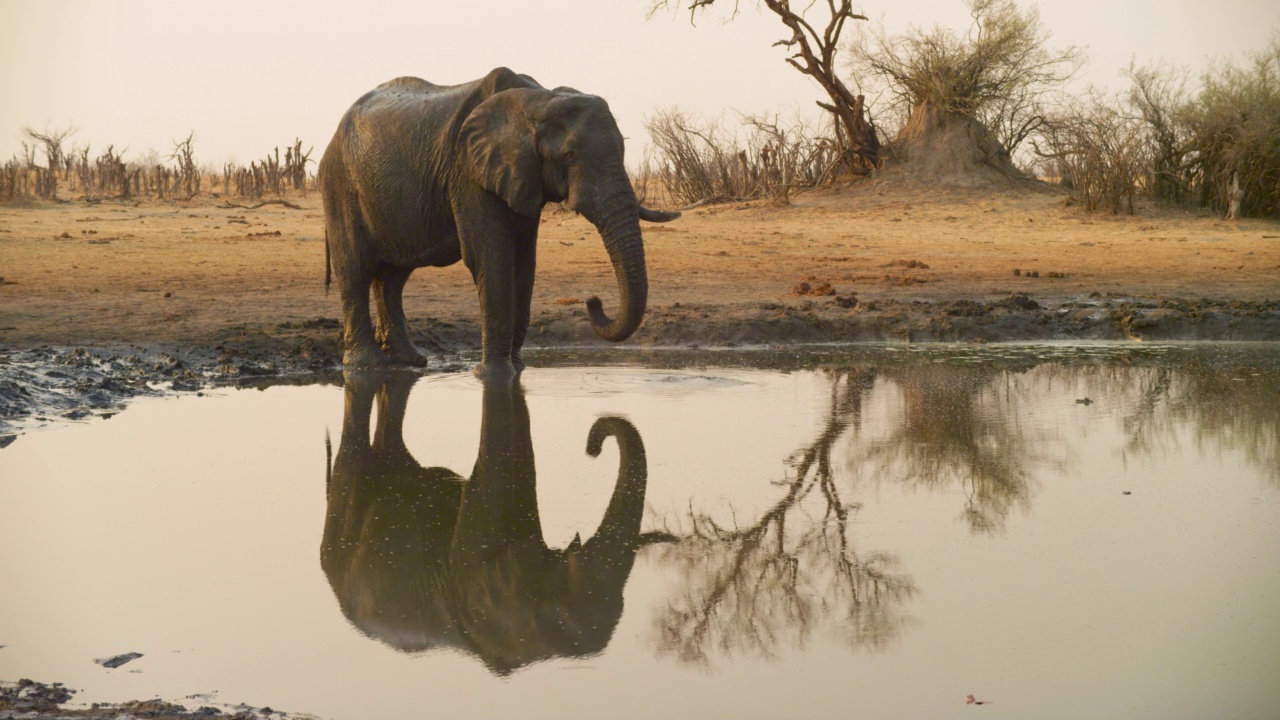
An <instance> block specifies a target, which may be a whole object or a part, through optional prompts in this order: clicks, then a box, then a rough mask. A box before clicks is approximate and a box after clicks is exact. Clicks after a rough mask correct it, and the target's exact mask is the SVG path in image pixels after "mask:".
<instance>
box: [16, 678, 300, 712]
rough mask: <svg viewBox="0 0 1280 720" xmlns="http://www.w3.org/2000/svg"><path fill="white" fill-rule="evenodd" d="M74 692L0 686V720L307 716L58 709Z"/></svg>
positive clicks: (159, 706)
mask: <svg viewBox="0 0 1280 720" xmlns="http://www.w3.org/2000/svg"><path fill="white" fill-rule="evenodd" d="M75 693H76V691H75V690H72V689H70V688H67V687H64V686H63V685H62V683H52V684H45V683H42V682H35V681H33V680H26V679H23V680H19V681H18V682H16V683H7V682H0V720H17V719H18V718H39V719H40V720H71V719H72V718H77V719H78V718H111V719H112V720H118V719H120V718H154V719H155V720H191V719H194V718H227V719H228V720H263V719H264V718H275V719H282V720H304V719H305V718H309V717H311V716H308V715H294V714H289V713H282V712H279V711H277V710H273V709H272V708H269V707H268V708H254V707H249V706H245V705H241V706H235V707H222V708H219V707H213V706H210V705H201V706H199V707H197V708H195V709H188V708H187V707H185V706H183V705H179V704H177V703H170V702H165V701H163V700H134V701H131V702H126V703H120V704H115V703H104V704H99V703H94V704H93V705H92V706H90V707H81V708H77V707H70V708H64V707H62V706H63V705H65V704H66V703H68V702H70V701H71V700H72V698H73V697H74V695H75Z"/></svg>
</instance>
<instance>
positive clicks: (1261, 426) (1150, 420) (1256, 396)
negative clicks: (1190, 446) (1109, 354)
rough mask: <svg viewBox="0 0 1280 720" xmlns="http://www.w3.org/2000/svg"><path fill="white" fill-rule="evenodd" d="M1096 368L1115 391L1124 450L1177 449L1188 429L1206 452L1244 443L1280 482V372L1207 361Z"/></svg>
mask: <svg viewBox="0 0 1280 720" xmlns="http://www.w3.org/2000/svg"><path fill="white" fill-rule="evenodd" d="M1097 372H1098V373H1099V374H1100V375H1102V377H1099V378H1097V379H1095V380H1094V382H1096V383H1099V384H1102V385H1104V386H1106V387H1109V388H1111V389H1112V391H1113V392H1115V393H1116V394H1117V396H1118V397H1117V401H1118V403H1117V404H1118V406H1119V407H1120V408H1122V410H1121V417H1122V418H1123V428H1124V433H1125V444H1124V450H1125V452H1126V453H1136V454H1143V455H1156V454H1163V453H1167V452H1173V451H1175V450H1177V448H1178V446H1179V444H1180V443H1181V441H1182V439H1183V438H1184V437H1186V436H1187V434H1189V436H1190V437H1191V438H1193V439H1194V441H1195V443H1196V447H1197V449H1198V450H1199V451H1200V452H1202V453H1220V452H1222V451H1223V450H1229V449H1232V448H1239V449H1240V450H1241V451H1243V453H1244V456H1245V460H1246V461H1247V462H1248V463H1250V464H1251V465H1254V466H1255V467H1257V468H1258V469H1259V470H1260V471H1261V472H1262V473H1263V474H1264V475H1266V476H1267V478H1268V479H1269V480H1270V481H1271V482H1272V483H1274V484H1276V485H1280V373H1277V372H1276V371H1275V370H1272V369H1258V368H1248V367H1215V366H1210V365H1204V364H1196V365H1187V366H1177V367H1144V368H1123V369H1103V370H1098V371H1097Z"/></svg>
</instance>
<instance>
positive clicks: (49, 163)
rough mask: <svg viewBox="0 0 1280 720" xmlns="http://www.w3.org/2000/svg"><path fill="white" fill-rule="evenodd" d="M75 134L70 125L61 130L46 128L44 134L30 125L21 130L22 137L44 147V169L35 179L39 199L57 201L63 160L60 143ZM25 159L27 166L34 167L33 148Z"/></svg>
mask: <svg viewBox="0 0 1280 720" xmlns="http://www.w3.org/2000/svg"><path fill="white" fill-rule="evenodd" d="M75 133H76V128H74V127H72V126H70V125H68V126H67V127H65V128H63V129H61V130H51V129H49V128H48V127H46V128H45V129H44V132H36V130H35V129H34V128H32V127H31V126H30V125H27V126H25V127H23V128H22V134H23V135H25V136H27V137H28V138H30V139H31V140H33V141H34V142H36V143H39V144H40V145H43V146H44V158H45V168H44V170H43V172H39V173H38V174H37V179H36V194H37V195H39V196H40V197H43V198H47V199H49V200H57V199H58V171H59V170H61V169H63V164H64V159H65V154H64V152H63V150H62V143H63V141H64V140H66V139H67V138H68V137H71V136H72V135H74V134H75ZM26 147H27V145H26V143H23V149H24V150H25V149H26ZM27 158H28V159H27V162H28V165H29V166H33V165H35V148H34V147H32V149H31V151H30V152H28V153H27Z"/></svg>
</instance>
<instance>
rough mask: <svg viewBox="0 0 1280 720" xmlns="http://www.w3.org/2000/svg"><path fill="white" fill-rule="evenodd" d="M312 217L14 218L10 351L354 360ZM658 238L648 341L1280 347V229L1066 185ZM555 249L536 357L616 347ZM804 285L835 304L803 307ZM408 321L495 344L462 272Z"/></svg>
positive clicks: (562, 222)
mask: <svg viewBox="0 0 1280 720" xmlns="http://www.w3.org/2000/svg"><path fill="white" fill-rule="evenodd" d="M291 200H292V201H293V202H296V203H297V204H298V205H300V207H301V209H290V208H287V207H284V206H282V205H279V204H272V205H265V206H263V207H261V208H258V209H252V210H251V209H244V208H237V207H227V202H226V200H225V199H221V198H216V197H201V198H198V199H196V200H193V201H189V202H182V201H175V202H142V203H127V204H125V203H119V202H112V201H107V202H102V203H97V204H93V205H87V204H85V203H84V202H79V201H76V202H69V203H59V204H43V203H42V204H33V205H27V206H0V276H2V277H3V284H2V285H0V347H3V348H9V349H19V348H28V347H35V346H39V345H45V344H49V345H56V346H87V347H94V346H97V347H110V346H113V345H120V344H134V345H142V346H151V347H157V346H166V347H178V348H181V347H208V348H212V347H215V346H221V347H223V348H227V347H240V348H243V349H245V350H247V351H248V352H249V353H251V354H266V355H271V354H273V353H276V354H279V353H289V352H292V353H294V354H297V353H304V354H313V355H315V356H317V357H321V358H323V359H324V360H325V361H326V362H327V361H331V360H333V359H334V358H335V357H338V356H340V354H339V353H337V352H336V351H337V342H338V336H339V331H338V330H337V329H336V327H337V326H336V320H337V318H338V317H339V307H338V296H337V292H336V288H335V290H334V292H332V293H330V294H328V295H326V293H325V288H324V282H323V280H324V270H325V267H324V264H325V258H324V225H323V219H322V211H321V208H320V198H319V196H318V194H316V193H310V194H309V195H307V196H305V197H293V198H291ZM236 202H240V201H238V200H237V201H236ZM245 204H248V203H245ZM645 242H646V249H647V254H648V262H649V275H650V285H651V297H650V305H649V313H648V315H647V317H646V322H645V325H644V326H642V327H641V329H640V331H639V332H638V333H637V334H636V336H635V337H634V338H633V339H632V340H630V341H628V343H626V344H629V345H632V346H636V345H638V346H646V345H689V344H701V345H738V344H745V343H762V344H775V343H793V342H820V341H851V340H913V341H921V340H960V341H998V340H1035V339H1073V338H1080V339H1124V338H1146V339H1269V340H1275V339H1280V224H1277V223H1275V222H1270V221H1259V220H1243V221H1238V222H1227V221H1224V220H1221V219H1218V218H1214V217H1209V216H1204V215H1194V214H1188V213H1186V212H1184V211H1178V210H1168V209H1160V208H1151V207H1146V208H1142V209H1141V210H1140V212H1139V214H1137V215H1135V216H1112V215H1105V214H1089V213H1085V212H1082V211H1080V210H1078V209H1075V208H1072V207H1069V206H1067V204H1066V202H1065V198H1064V196H1063V195H1062V194H1061V193H1059V192H1055V191H1053V190H1052V189H1048V188H1047V186H1046V187H1044V188H1040V189H1030V190H1028V189H1023V190H1018V191H1005V192H990V191H979V190H965V189H939V188H924V187H919V186H914V185H906V184H903V183H901V182H895V181H893V180H891V179H881V180H877V181H871V182H867V183H863V184H862V185H861V186H858V187H855V188H844V189H838V190H826V191H820V192H813V193H808V194H804V195H801V196H799V197H797V198H795V200H794V202H793V204H791V205H787V206H779V205H776V204H772V203H770V202H767V201H757V202H752V203H736V204H725V205H714V206H705V207H701V208H696V209H693V210H690V211H687V212H686V213H685V215H684V217H682V218H680V219H679V220H676V221H674V222H672V223H669V224H666V225H646V226H645ZM539 254H540V257H539V262H538V275H537V284H536V288H535V295H534V308H533V328H532V329H531V331H530V340H529V342H530V344H531V345H556V344H575V343H595V342H598V341H596V340H595V339H594V338H593V337H592V335H591V333H590V329H589V327H588V326H587V322H586V319H585V313H584V312H583V308H582V303H581V301H582V300H583V299H585V298H587V297H589V296H590V295H592V294H599V295H600V296H601V297H602V299H604V301H605V308H606V310H612V309H614V308H616V306H617V303H616V291H615V281H614V279H613V273H612V269H611V267H610V265H609V262H608V258H607V256H606V254H605V251H604V248H603V246H602V244H601V242H600V239H599V236H598V235H597V234H596V232H595V230H594V228H593V227H591V226H590V225H589V224H588V223H587V222H586V221H585V220H584V219H582V218H581V217H579V216H576V215H574V214H571V213H566V212H564V211H559V210H558V209H557V208H554V207H550V206H549V207H548V209H547V211H546V212H545V213H544V215H543V231H542V234H541V238H540V242H539ZM912 261H915V262H912ZM913 265H915V266H914V267H912V266H913ZM1015 269H1017V270H1020V271H1021V274H1020V275H1015V272H1014V271H1015ZM1033 271H1034V272H1037V273H1038V274H1039V277H1033V276H1031V275H1030V274H1031V273H1032V272H1033ZM1050 273H1054V274H1062V275H1064V276H1065V277H1050ZM801 282H807V283H808V284H809V287H810V289H811V290H810V291H811V292H812V291H815V290H819V289H820V288H821V287H822V286H823V284H830V285H831V287H832V290H833V291H834V293H835V295H828V296H815V295H797V294H795V291H796V288H797V286H798V284H799V283H801ZM801 289H803V286H801ZM1020 293H1025V294H1026V295H1027V296H1028V297H1029V298H1030V299H1031V300H1034V301H1035V302H1034V303H1027V302H1026V301H1025V300H1023V299H1022V298H1020V297H1018V296H1017V294H1020ZM853 296H856V298H857V302H856V303H855V301H854V300H853ZM1011 298H1012V300H1011ZM922 301H923V302H922ZM405 306H406V310H407V313H408V315H409V318H410V322H411V326H412V328H413V332H414V334H415V339H416V340H417V342H419V344H420V345H422V346H423V347H424V348H425V349H428V350H433V351H437V352H439V351H448V350H457V349H467V348H472V347H475V346H476V345H477V344H478V338H479V332H478V316H479V312H478V305H477V300H476V295H475V291H474V288H473V287H472V285H471V278H470V275H469V274H468V272H467V270H466V269H465V268H464V267H463V266H462V265H461V264H459V265H455V266H453V267H449V268H444V269H433V268H424V269H421V270H419V271H418V272H417V273H415V274H414V276H413V278H412V279H411V280H410V283H409V286H408V287H407V289H406V302H405Z"/></svg>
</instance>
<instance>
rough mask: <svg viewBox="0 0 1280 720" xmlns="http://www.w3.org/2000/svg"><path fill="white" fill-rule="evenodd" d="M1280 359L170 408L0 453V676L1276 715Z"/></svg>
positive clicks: (964, 363) (724, 366) (617, 373)
mask: <svg viewBox="0 0 1280 720" xmlns="http://www.w3.org/2000/svg"><path fill="white" fill-rule="evenodd" d="M1277 356H1278V353H1277V351H1276V349H1275V348H1274V346H1272V347H1266V346H1262V347H1252V348H1250V347H1247V346H1246V347H1240V346H1210V347H1208V348H1202V349H1186V348H1178V347H1168V348H1159V347H1157V348H1153V349H1142V350H1132V349H1127V348H1125V349H1120V348H1115V347H1108V346H1095V347H1084V348H1081V347H1048V348H1045V347H1041V348H1010V347H997V348H982V349H964V350H926V351H914V350H897V351H890V350H864V351H858V352H856V353H850V352H847V351H832V352H830V353H828V354H826V355H825V356H822V357H815V356H812V355H808V356H804V357H795V356H772V357H765V356H751V355H723V354H722V355H715V354H708V355H701V356H690V355H687V354H686V355H677V354H671V355H661V354H659V355H654V356H650V357H647V358H646V365H647V366H646V367H638V366H627V365H617V364H614V365H611V366H591V367H585V366H582V365H581V364H582V363H584V362H590V363H601V362H606V361H608V360H610V358H611V357H614V356H610V357H603V358H602V357H588V358H584V357H568V356H563V355H561V356H550V355H544V356H541V357H539V358H536V361H537V362H538V363H540V364H542V365H545V366H550V367H541V368H537V367H536V368H533V369H530V370H529V371H528V372H527V373H526V377H525V379H524V382H523V390H522V391H521V392H515V393H507V392H493V391H490V392H485V391H483V390H482V389H481V388H480V387H479V386H478V385H477V384H476V383H475V382H474V381H473V380H472V379H471V378H470V377H468V376H465V375H429V376H426V377H422V378H418V377H416V376H412V375H396V374H390V375H382V376H359V377H356V376H349V377H348V378H347V380H346V383H345V387H338V386H304V387H276V388H271V389H267V390H244V391H236V390H222V391H214V392H213V393H212V395H211V396H208V397H199V398H197V397H194V396H186V397H180V398H173V397H169V398H144V399H141V400H138V401H136V402H134V404H133V405H131V406H130V407H129V409H127V410H126V411H125V412H123V413H121V414H119V415H116V416H115V417H112V418H111V419H110V420H94V421H91V422H86V423H80V424H73V425H70V426H66V427H62V428H59V429H54V430H47V431H43V432H35V433H29V434H27V435H24V436H22V437H20V438H19V439H18V441H17V442H15V443H13V444H12V445H10V446H9V447H7V448H5V449H4V450H0V588H2V593H0V596H2V597H3V599H2V600H0V645H3V646H5V647H3V648H0V679H9V680H14V679H17V678H19V677H31V678H34V679H39V680H45V681H52V680H60V681H63V682H66V683H67V684H68V685H70V686H71V687H73V688H79V689H81V690H82V692H81V693H80V694H79V695H77V697H76V699H77V700H78V701H81V702H92V701H97V700H104V701H119V700H125V699H131V698H146V697H152V696H160V697H163V698H166V699H170V700H178V701H183V702H186V703H187V704H188V705H189V706H192V707H195V706H197V705H199V704H205V703H208V702H224V703H236V702H245V703H249V704H251V705H256V706H263V705H270V706H272V707H277V708H284V709H288V710H291V711H296V712H311V713H314V714H316V715H318V716H321V717H332V718H403V717H411V716H428V715H429V716H433V717H544V716H545V717H556V718H573V717H593V718H594V717H636V718H652V717H720V716H737V717H836V716H839V717H845V716H852V715H861V716H865V717H903V718H919V717H950V716H953V715H959V714H960V713H965V712H982V713H984V714H985V715H986V716H988V717H1072V718H1074V717H1130V718H1134V717H1153V718H1177V717H1188V718H1191V717H1223V718H1237V717H1239V718H1246V717H1276V716H1278V715H1280V690H1277V689H1276V685H1275V683H1274V678H1275V673H1276V670H1277V668H1280V369H1277V366H1278V365H1280V362H1277ZM125 652H140V653H142V654H143V656H142V657H141V658H139V659H136V660H134V661H132V662H130V663H128V664H126V665H123V666H121V667H119V668H117V669H113V670H108V669H105V668H103V667H100V666H98V665H95V664H94V663H93V659H94V658H100V657H104V656H109V655H116V654H120V653H125ZM969 694H973V695H974V696H975V698H976V699H977V700H982V701H989V702H991V703H992V704H990V705H986V706H984V707H982V708H981V709H975V708H969V707H966V704H965V697H966V696H967V695H969Z"/></svg>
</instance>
